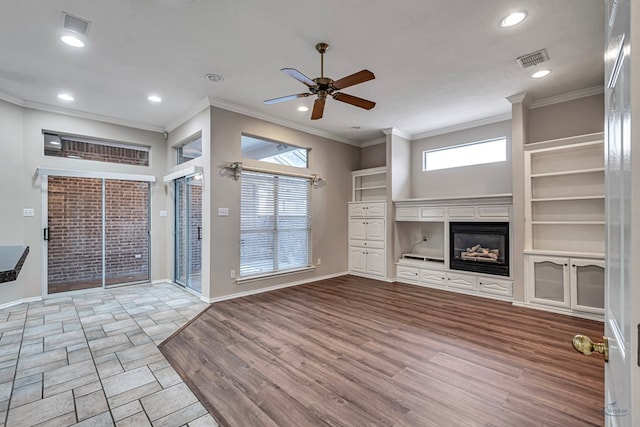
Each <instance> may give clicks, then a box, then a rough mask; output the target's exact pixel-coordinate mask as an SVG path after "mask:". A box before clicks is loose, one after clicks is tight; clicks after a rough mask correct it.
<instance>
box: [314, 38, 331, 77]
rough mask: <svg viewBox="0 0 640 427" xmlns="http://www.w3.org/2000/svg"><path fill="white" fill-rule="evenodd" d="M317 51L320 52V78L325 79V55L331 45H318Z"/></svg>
mask: <svg viewBox="0 0 640 427" xmlns="http://www.w3.org/2000/svg"><path fill="white" fill-rule="evenodd" d="M316 50H317V51H318V52H320V78H324V54H325V52H326V51H327V50H329V45H328V44H326V43H318V44H317V45H316Z"/></svg>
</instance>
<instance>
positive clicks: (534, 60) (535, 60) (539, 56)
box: [516, 49, 549, 69]
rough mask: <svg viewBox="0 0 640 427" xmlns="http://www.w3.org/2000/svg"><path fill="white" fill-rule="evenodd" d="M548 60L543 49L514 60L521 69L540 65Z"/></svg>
mask: <svg viewBox="0 0 640 427" xmlns="http://www.w3.org/2000/svg"><path fill="white" fill-rule="evenodd" d="M548 60H549V55H547V51H546V50H544V49H541V50H538V51H536V52H532V53H528V54H526V55H523V56H520V57H518V58H516V62H517V63H518V65H519V66H520V68H522V69H524V68H529V67H533V66H535V65H538V64H541V63H543V62H546V61H548Z"/></svg>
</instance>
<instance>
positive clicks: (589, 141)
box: [524, 134, 605, 315]
mask: <svg viewBox="0 0 640 427" xmlns="http://www.w3.org/2000/svg"><path fill="white" fill-rule="evenodd" d="M604 172H605V170H604V141H603V138H602V134H594V135H585V136H580V137H574V138H567V139H565V140H555V141H548V142H542V143H536V144H531V146H529V147H526V151H525V251H524V253H525V264H526V268H525V283H526V290H525V294H526V300H527V302H529V303H532V304H535V305H542V306H547V307H552V308H555V309H557V310H560V311H562V310H565V311H567V312H576V311H577V312H583V313H584V312H586V313H591V314H595V315H599V314H601V313H602V311H603V310H602V309H603V306H604V252H605V182H604Z"/></svg>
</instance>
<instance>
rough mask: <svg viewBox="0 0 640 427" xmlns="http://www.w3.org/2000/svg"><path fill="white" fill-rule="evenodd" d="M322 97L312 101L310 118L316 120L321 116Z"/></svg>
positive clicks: (322, 107)
mask: <svg viewBox="0 0 640 427" xmlns="http://www.w3.org/2000/svg"><path fill="white" fill-rule="evenodd" d="M324 103H325V99H324V98H318V99H316V101H315V102H314V103H313V111H312V112H311V120H318V119H321V118H322V113H324Z"/></svg>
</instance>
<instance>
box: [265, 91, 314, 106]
mask: <svg viewBox="0 0 640 427" xmlns="http://www.w3.org/2000/svg"><path fill="white" fill-rule="evenodd" d="M309 95H311V94H310V93H298V94H296V95H289V96H281V97H280V98H273V99H267V100H266V101H264V103H265V104H277V103H278V102H283V101H290V100H292V99H296V98H305V97H307V96H309Z"/></svg>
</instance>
